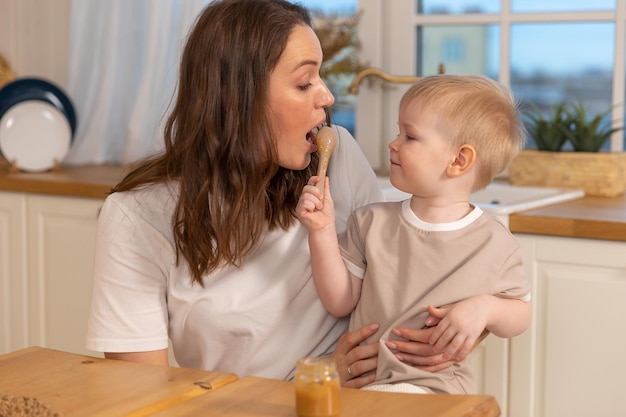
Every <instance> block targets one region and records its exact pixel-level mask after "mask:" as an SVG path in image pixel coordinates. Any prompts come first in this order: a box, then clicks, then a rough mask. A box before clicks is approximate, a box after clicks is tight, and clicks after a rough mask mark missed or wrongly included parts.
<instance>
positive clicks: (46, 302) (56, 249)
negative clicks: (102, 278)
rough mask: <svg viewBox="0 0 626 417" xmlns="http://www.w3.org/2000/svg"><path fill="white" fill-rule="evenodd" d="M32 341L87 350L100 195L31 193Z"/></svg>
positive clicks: (54, 347) (29, 232)
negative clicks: (54, 195)
mask: <svg viewBox="0 0 626 417" xmlns="http://www.w3.org/2000/svg"><path fill="white" fill-rule="evenodd" d="M27 198H28V210H27V213H28V214H27V215H28V253H29V259H28V267H29V281H30V282H29V293H30V297H29V298H30V306H29V313H30V320H29V321H30V341H31V344H35V345H39V346H45V347H49V348H53V349H59V350H63V351H67V352H73V353H82V354H92V355H93V352H90V351H87V350H86V349H85V334H86V329H87V315H88V312H89V305H90V301H91V287H92V274H93V260H94V251H95V240H96V227H97V218H98V211H99V210H100V207H101V206H102V203H103V201H102V200H99V199H89V198H74V197H52V196H42V195H29V196H28V197H27Z"/></svg>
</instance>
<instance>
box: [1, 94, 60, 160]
mask: <svg viewBox="0 0 626 417" xmlns="http://www.w3.org/2000/svg"><path fill="white" fill-rule="evenodd" d="M71 139H72V130H71V128H70V124H69V122H68V121H67V118H66V117H65V115H64V114H63V113H62V112H61V111H59V110H58V109H57V108H56V107H55V106H53V105H52V104H50V103H47V102H44V101H39V100H27V101H23V102H21V103H18V104H16V105H14V106H13V107H11V108H10V109H9V110H7V111H6V112H5V113H4V115H2V118H1V119H0V152H2V155H3V156H4V157H5V158H6V159H7V161H9V163H11V164H12V163H15V164H16V166H17V167H18V168H19V169H21V170H23V171H31V172H40V171H47V170H49V169H51V168H53V167H54V166H55V164H56V163H60V162H61V160H62V159H63V158H64V157H65V155H66V154H67V152H68V151H69V148H70V142H71Z"/></svg>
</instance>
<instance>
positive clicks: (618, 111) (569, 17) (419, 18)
mask: <svg viewBox="0 0 626 417" xmlns="http://www.w3.org/2000/svg"><path fill="white" fill-rule="evenodd" d="M407 3H411V5H410V7H412V10H411V11H410V12H411V15H412V16H413V19H412V23H413V26H414V27H417V26H428V25H468V24H472V25H488V24H496V25H499V26H500V36H501V38H500V51H499V53H500V59H499V65H498V74H499V80H498V81H500V82H501V83H503V84H504V85H507V86H509V85H510V82H511V79H510V75H511V72H510V71H511V66H510V59H511V54H510V46H511V26H512V25H513V24H517V23H588V22H605V23H613V24H614V25H615V35H614V36H615V39H614V41H615V42H614V44H615V50H614V61H613V86H612V94H611V104H612V106H613V110H612V112H611V120H612V123H613V125H614V126H616V125H619V123H618V121H620V120H623V119H624V108H625V104H626V102H625V98H626V91H625V89H626V82H625V74H626V68H625V62H624V61H625V59H626V56H625V51H624V49H625V48H626V2H624V1H616V4H615V8H614V9H613V10H602V11H569V12H563V11H559V12H543V11H541V12H512V11H511V0H501V9H500V10H501V11H500V13H475V14H418V13H417V1H411V2H407ZM406 12H407V13H409V10H408V9H407V10H406ZM415 41H417V40H415ZM610 150H611V151H613V152H621V151H623V150H624V133H623V132H621V131H618V132H615V133H613V135H612V136H611V142H610Z"/></svg>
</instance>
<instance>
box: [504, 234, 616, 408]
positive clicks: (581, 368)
mask: <svg viewBox="0 0 626 417" xmlns="http://www.w3.org/2000/svg"><path fill="white" fill-rule="evenodd" d="M517 237H518V239H519V241H520V244H521V245H522V248H523V250H524V256H525V259H524V261H525V268H526V271H527V273H528V276H529V277H530V278H531V279H532V285H533V307H534V314H533V323H532V326H531V328H530V329H529V330H528V331H527V332H526V333H524V334H523V335H521V336H519V337H517V338H514V339H512V340H511V341H510V343H511V350H510V382H509V392H510V398H509V413H508V416H509V417H561V416H568V417H583V416H584V417H588V416H594V417H614V416H624V415H626V402H625V401H624V399H623V397H622V395H623V389H624V387H623V385H622V384H621V382H622V380H623V377H624V375H626V361H625V360H624V353H625V352H626V242H617V241H603V240H592V239H576V238H561V237H551V236H535V235H524V234H520V235H517Z"/></svg>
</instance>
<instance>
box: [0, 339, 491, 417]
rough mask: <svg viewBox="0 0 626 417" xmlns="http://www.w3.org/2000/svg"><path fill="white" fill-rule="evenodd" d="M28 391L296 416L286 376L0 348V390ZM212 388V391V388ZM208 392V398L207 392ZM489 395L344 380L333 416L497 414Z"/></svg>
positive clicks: (199, 410) (45, 398)
mask: <svg viewBox="0 0 626 417" xmlns="http://www.w3.org/2000/svg"><path fill="white" fill-rule="evenodd" d="M2 394H6V395H9V396H11V398H21V397H29V398H33V399H35V400H36V401H38V402H39V403H40V404H43V405H44V406H47V407H48V408H49V409H50V410H51V411H52V412H57V413H59V415H60V416H62V417H74V416H76V417H84V416H89V417H100V416H102V417H105V416H106V417H118V416H120V417H121V416H124V417H144V416H146V417H147V416H153V417H159V416H164V417H165V416H167V417H177V416H181V417H182V416H231V417H266V416H272V417H296V408H295V390H294V384H293V383H292V382H287V381H279V380H274V379H268V378H259V377H245V378H242V379H237V377H236V376H235V375H234V374H229V373H223V372H211V371H200V370H193V369H185V368H168V367H165V366H157V365H142V364H137V363H130V362H123V361H116V360H111V359H102V358H94V357H90V356H83V355H76V354H71V353H66V352H60V351H56V350H51V349H45V348H41V347H30V348H26V349H22V350H18V351H16V352H12V353H8V354H5V355H0V398H2ZM218 394H219V395H218ZM211 397H213V398H211ZM499 415H500V408H499V406H498V404H497V402H496V400H495V399H494V398H493V397H492V396H489V395H446V394H439V395H437V394H428V395H419V394H393V393H384V392H372V391H365V390H357V389H350V388H344V389H342V390H341V416H342V417H352V416H354V417H361V416H373V417H378V416H395V417H409V416H411V417H497V416H499Z"/></svg>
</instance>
